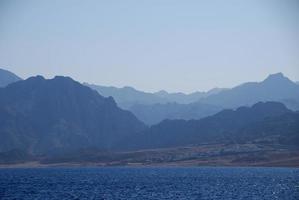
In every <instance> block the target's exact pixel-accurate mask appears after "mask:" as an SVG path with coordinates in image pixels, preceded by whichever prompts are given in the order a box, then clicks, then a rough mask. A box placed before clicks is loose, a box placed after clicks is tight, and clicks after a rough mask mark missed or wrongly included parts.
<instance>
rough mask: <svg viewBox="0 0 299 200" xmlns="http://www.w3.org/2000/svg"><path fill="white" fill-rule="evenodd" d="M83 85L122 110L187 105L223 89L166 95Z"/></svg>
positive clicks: (131, 89) (126, 88) (162, 91)
mask: <svg viewBox="0 0 299 200" xmlns="http://www.w3.org/2000/svg"><path fill="white" fill-rule="evenodd" d="M84 85H86V86H88V87H90V88H92V89H94V90H96V91H98V92H99V93H100V94H101V95H103V96H105V97H109V96H111V97H113V98H114V99H115V101H116V102H117V104H118V105H119V106H120V107H122V108H130V107H131V106H134V105H136V104H139V105H152V104H165V103H178V104H188V103H192V102H195V101H198V100H199V99H200V98H203V97H207V96H209V95H212V94H217V93H218V92H220V91H223V90H225V89H222V88H214V89H212V90H209V91H208V92H194V93H191V94H185V93H182V92H178V93H168V92H167V91H165V90H161V91H159V92H155V93H149V92H143V91H139V90H136V89H134V88H132V87H123V88H116V87H107V86H100V85H93V84H88V83H84Z"/></svg>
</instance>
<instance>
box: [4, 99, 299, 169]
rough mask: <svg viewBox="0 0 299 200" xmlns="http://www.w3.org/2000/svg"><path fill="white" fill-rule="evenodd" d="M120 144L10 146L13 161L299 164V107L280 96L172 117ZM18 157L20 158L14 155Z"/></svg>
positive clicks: (7, 157)
mask: <svg viewBox="0 0 299 200" xmlns="http://www.w3.org/2000/svg"><path fill="white" fill-rule="evenodd" d="M118 142H119V143H118V145H119V149H114V150H110V149H103V148H80V147H77V149H71V148H69V149H68V150H64V151H63V152H62V151H58V152H54V153H53V152H51V153H50V154H49V153H48V154H47V153H44V154H35V155H32V153H31V152H28V151H22V150H10V151H8V152H2V153H1V154H0V160H1V165H2V166H4V167H7V166H8V165H11V164H14V165H13V166H22V167H24V166H64V165H67V166H85V165H92V166H118V165H121V166H152V165H163V166H293V167H297V166H299V145H298V144H299V113H297V112H293V111H291V110H289V109H287V108H286V107H285V106H284V105H283V104H281V103H276V102H266V103H257V104H255V105H253V106H252V107H241V108H238V109H236V110H224V111H221V112H219V113H217V114H215V115H213V116H211V117H207V118H204V119H201V120H189V121H186V120H167V121H164V122H161V123H160V124H158V125H155V126H152V127H150V128H148V129H145V130H144V131H142V132H138V133H135V134H130V135H127V137H124V138H123V140H119V141H118ZM13 158H15V159H13Z"/></svg>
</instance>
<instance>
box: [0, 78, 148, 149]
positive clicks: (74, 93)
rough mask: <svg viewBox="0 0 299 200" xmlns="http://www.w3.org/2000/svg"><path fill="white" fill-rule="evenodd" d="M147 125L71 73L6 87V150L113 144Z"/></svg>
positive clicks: (1, 125) (2, 109) (1, 99)
mask: <svg viewBox="0 0 299 200" xmlns="http://www.w3.org/2000/svg"><path fill="white" fill-rule="evenodd" d="M144 128H145V126H144V124H143V123H142V122H140V121H139V120H138V119H137V118H136V117H135V116H134V115H133V114H131V113H130V112H129V111H124V110H122V109H120V108H118V107H117V105H116V103H115V102H114V100H113V98H111V97H110V98H105V97H102V96H101V95H99V94H98V93H97V92H96V91H93V90H91V89H90V88H88V87H86V86H83V85H81V84H80V83H78V82H76V81H74V80H72V79H71V78H68V77H61V76H57V77H55V78H54V79H50V80H46V79H44V78H43V77H42V76H36V77H31V78H29V79H27V80H24V81H18V82H16V83H13V84H10V85H8V86H7V87H5V88H1V89H0V137H1V141H0V151H9V150H13V149H22V150H26V151H28V152H30V153H33V154H39V153H49V152H54V151H60V150H67V149H78V148H85V147H95V148H102V149H113V148H119V147H118V146H117V147H116V146H115V144H116V143H118V142H119V140H121V139H122V138H123V137H127V136H129V135H130V134H133V133H135V132H138V131H141V130H143V129H144Z"/></svg>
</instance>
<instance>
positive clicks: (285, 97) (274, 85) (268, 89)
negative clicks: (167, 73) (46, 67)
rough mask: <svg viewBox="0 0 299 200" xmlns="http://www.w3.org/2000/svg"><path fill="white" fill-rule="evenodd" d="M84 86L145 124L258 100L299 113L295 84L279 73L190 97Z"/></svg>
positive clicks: (194, 116) (198, 115) (192, 116)
mask: <svg viewBox="0 0 299 200" xmlns="http://www.w3.org/2000/svg"><path fill="white" fill-rule="evenodd" d="M86 85H87V86H89V87H91V88H93V89H95V90H97V91H98V92H99V93H100V94H102V95H104V96H106V97H108V96H112V97H113V98H115V100H116V102H117V103H118V105H119V106H120V107H122V108H125V109H128V110H130V111H131V112H132V113H134V114H135V115H136V116H137V117H138V118H139V119H140V120H142V121H143V122H144V123H146V124H149V125H153V124H156V123H159V122H161V121H163V120H164V119H201V118H203V117H206V116H210V115H212V114H215V113H217V112H219V111H221V110H222V109H225V108H237V107H240V106H250V105H253V104H255V103H257V102H259V101H277V102H282V103H284V104H285V105H286V106H287V107H288V108H289V109H292V110H299V85H298V84H297V83H295V82H293V81H291V80H290V79H288V78H287V77H285V76H284V75H283V74H282V73H277V74H272V75H269V76H268V77H267V78H266V79H265V80H263V81H261V82H248V83H244V84H241V85H239V86H236V87H234V88H231V89H223V88H214V89H212V90H210V91H208V92H194V93H191V94H184V93H168V92H166V91H160V92H156V93H146V92H142V91H138V90H135V89H134V88H131V87H124V88H115V87H104V86H96V85H89V84H86Z"/></svg>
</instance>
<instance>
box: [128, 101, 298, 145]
mask: <svg viewBox="0 0 299 200" xmlns="http://www.w3.org/2000/svg"><path fill="white" fill-rule="evenodd" d="M291 114H293V115H292V117H290V119H289V120H286V122H285V123H281V124H279V123H278V125H277V126H276V125H275V124H274V123H272V125H273V124H274V125H275V126H272V125H271V126H269V127H268V128H269V130H268V131H267V132H268V133H267V134H268V135H271V134H274V133H275V134H277V132H279V133H280V134H282V135H284V134H287V133H288V132H290V131H293V133H294V134H297V135H296V137H298V135H299V129H298V125H297V126H296V124H297V123H298V124H299V120H298V113H295V112H292V111H290V110H288V109H287V108H286V107H285V106H284V105H283V104H281V103H276V102H266V103H257V104H255V105H253V106H252V107H240V108H238V109H236V110H223V111H221V112H219V113H217V114H215V115H213V116H210V117H206V118H203V119H201V120H189V121H186V120H165V121H163V122H161V123H159V124H157V125H154V126H152V127H151V128H150V129H149V130H147V131H145V132H144V133H143V134H142V135H138V136H136V137H135V138H136V142H133V143H134V144H139V146H138V145H136V146H135V148H137V149H138V148H165V147H176V146H185V145H190V144H202V143H232V142H243V141H246V142H249V141H252V140H255V139H260V138H263V137H265V135H263V134H264V132H263V129H259V128H257V129H256V130H255V131H250V128H254V127H263V126H265V127H267V125H266V122H265V121H264V120H268V119H272V121H276V122H279V120H281V121H283V119H284V118H283V117H281V116H283V115H291ZM285 119H288V118H287V117H286V118H285ZM259 123H260V125H257V124H259ZM267 123H268V121H267ZM290 127H292V128H290ZM271 128H273V130H272V129H271ZM289 128H290V129H289ZM284 137H288V135H284Z"/></svg>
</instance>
